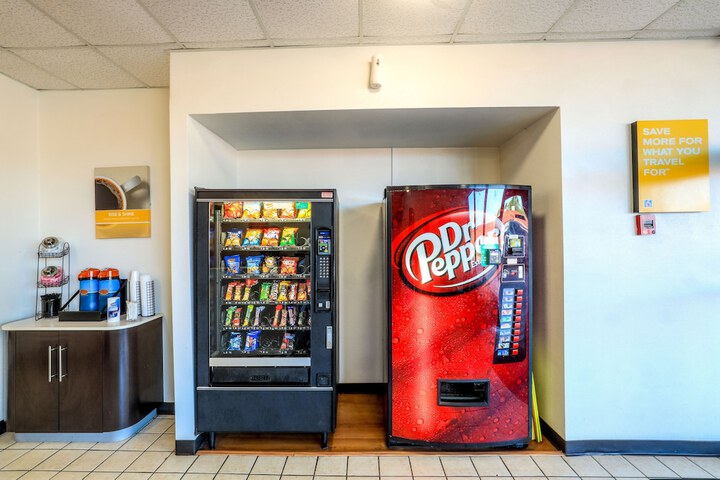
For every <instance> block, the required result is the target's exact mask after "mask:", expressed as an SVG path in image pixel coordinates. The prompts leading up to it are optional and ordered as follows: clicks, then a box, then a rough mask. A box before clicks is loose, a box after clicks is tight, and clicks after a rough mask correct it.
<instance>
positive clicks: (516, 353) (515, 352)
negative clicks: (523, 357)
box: [512, 350, 520, 355]
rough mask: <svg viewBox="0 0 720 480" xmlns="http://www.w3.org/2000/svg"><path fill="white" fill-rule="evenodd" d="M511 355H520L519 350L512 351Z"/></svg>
mask: <svg viewBox="0 0 720 480" xmlns="http://www.w3.org/2000/svg"><path fill="white" fill-rule="evenodd" d="M512 354H513V355H519V354H520V350H513V351H512Z"/></svg>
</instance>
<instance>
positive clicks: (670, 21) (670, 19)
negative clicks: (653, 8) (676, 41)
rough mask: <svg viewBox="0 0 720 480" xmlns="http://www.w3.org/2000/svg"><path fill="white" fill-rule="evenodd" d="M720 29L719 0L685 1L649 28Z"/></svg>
mask: <svg viewBox="0 0 720 480" xmlns="http://www.w3.org/2000/svg"><path fill="white" fill-rule="evenodd" d="M718 27H720V1H718V0H683V1H681V2H679V3H678V4H677V5H676V6H674V7H673V8H671V9H670V10H668V11H667V12H666V13H665V14H664V15H663V16H661V17H660V18H658V19H657V20H655V21H654V22H653V23H651V24H650V25H649V26H648V28H649V29H653V30H704V29H715V28H718Z"/></svg>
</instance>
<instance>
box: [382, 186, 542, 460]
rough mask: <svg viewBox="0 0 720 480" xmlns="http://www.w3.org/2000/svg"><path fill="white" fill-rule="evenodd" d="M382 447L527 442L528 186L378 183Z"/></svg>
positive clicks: (469, 446) (486, 445) (474, 446)
mask: <svg viewBox="0 0 720 480" xmlns="http://www.w3.org/2000/svg"><path fill="white" fill-rule="evenodd" d="M385 202H386V205H385V207H386V236H387V250H386V253H387V259H386V261H387V267H388V268H387V272H388V278H387V287H388V288H387V292H388V295H387V298H388V316H389V319H388V320H389V321H388V329H389V330H388V338H389V342H388V343H389V345H388V349H389V352H388V355H389V357H388V358H389V362H388V365H389V372H388V437H387V442H388V445H389V446H423V447H431V448H438V449H458V448H460V449H462V448H467V449H477V448H490V447H500V446H512V447H524V446H527V444H528V443H529V441H530V436H531V430H530V428H531V427H530V421H531V416H530V409H531V402H530V383H529V378H530V369H531V365H530V353H531V352H530V332H531V329H530V324H531V318H532V288H531V273H532V265H531V254H530V252H531V235H530V233H531V230H530V211H531V208H530V187H527V186H515V185H458V186H412V187H388V188H387V189H386V191H385Z"/></svg>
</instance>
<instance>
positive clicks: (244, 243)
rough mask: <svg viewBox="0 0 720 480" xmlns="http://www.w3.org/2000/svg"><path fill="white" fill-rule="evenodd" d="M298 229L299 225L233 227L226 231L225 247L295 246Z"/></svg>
mask: <svg viewBox="0 0 720 480" xmlns="http://www.w3.org/2000/svg"><path fill="white" fill-rule="evenodd" d="M298 230H299V229H298V228H297V227H284V228H282V229H281V228H280V227H268V228H248V229H242V228H231V229H229V230H228V231H227V232H225V240H224V241H223V247H224V248H233V247H295V246H297V244H298V242H297V237H298Z"/></svg>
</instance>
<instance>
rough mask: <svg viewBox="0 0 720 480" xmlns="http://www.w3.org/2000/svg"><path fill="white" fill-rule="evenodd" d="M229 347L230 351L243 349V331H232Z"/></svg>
mask: <svg viewBox="0 0 720 480" xmlns="http://www.w3.org/2000/svg"><path fill="white" fill-rule="evenodd" d="M227 349H228V351H229V352H233V351H235V352H236V351H240V350H242V333H240V332H230V341H228V347H227Z"/></svg>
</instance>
